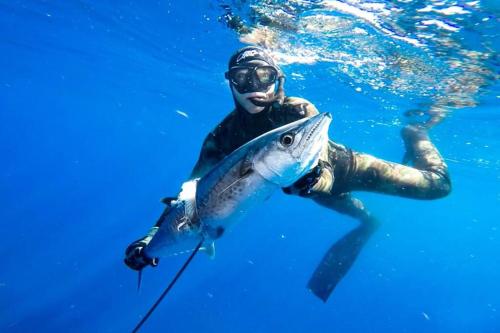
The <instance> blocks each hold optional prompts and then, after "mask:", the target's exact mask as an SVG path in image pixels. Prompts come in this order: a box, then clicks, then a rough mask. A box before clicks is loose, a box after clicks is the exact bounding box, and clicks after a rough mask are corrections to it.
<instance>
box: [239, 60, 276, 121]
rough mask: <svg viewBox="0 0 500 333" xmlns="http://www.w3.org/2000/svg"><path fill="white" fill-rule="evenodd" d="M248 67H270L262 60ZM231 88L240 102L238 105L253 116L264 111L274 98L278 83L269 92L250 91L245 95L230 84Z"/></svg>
mask: <svg viewBox="0 0 500 333" xmlns="http://www.w3.org/2000/svg"><path fill="white" fill-rule="evenodd" d="M247 65H249V66H250V67H253V66H267V67H269V64H267V63H266V62H264V61H260V60H253V61H249V62H248V63H247ZM274 77H276V76H274ZM274 80H275V79H274ZM230 87H231V91H232V93H233V96H234V98H235V100H236V102H238V104H240V105H241V106H242V107H243V109H245V111H247V112H248V113H252V114H255V113H259V112H261V111H262V110H264V109H265V104H266V102H268V101H269V100H271V99H272V98H273V97H274V93H275V91H276V83H274V82H273V83H272V84H271V85H269V86H268V87H267V90H264V91H262V90H259V91H248V92H245V93H240V92H238V90H237V89H236V87H235V86H234V85H233V84H230ZM255 89H256V90H257V89H258V88H257V86H256V87H255Z"/></svg>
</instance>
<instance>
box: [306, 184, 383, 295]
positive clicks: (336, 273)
mask: <svg viewBox="0 0 500 333" xmlns="http://www.w3.org/2000/svg"><path fill="white" fill-rule="evenodd" d="M314 201H316V202H317V203H319V204H320V205H322V206H325V207H327V208H330V209H333V210H335V211H337V212H339V213H342V214H346V215H349V216H351V217H353V218H356V219H357V220H358V221H359V222H360V224H359V226H357V227H356V228H354V229H353V230H351V231H350V232H349V233H347V234H346V235H345V236H344V237H342V238H341V239H340V240H338V241H337V242H336V243H335V244H333V245H332V246H331V247H330V249H328V251H327V252H326V254H325V255H324V257H323V259H322V260H321V262H320V263H319V265H318V266H317V267H316V270H315V271H314V273H313V275H312V277H311V279H310V280H309V283H308V288H309V289H310V290H311V291H312V292H313V293H314V294H315V295H316V296H318V297H319V298H320V299H322V300H323V301H324V302H326V301H327V300H328V297H329V296H330V294H331V293H332V291H333V290H334V289H335V287H336V286H337V284H338V283H339V282H340V280H342V278H343V277H344V276H345V275H346V274H347V272H348V271H349V269H350V268H351V266H352V265H353V264H354V261H355V260H356V258H357V257H358V255H359V253H360V252H361V249H362V248H363V246H364V245H365V244H366V243H367V242H368V240H369V239H370V236H371V235H372V234H373V233H374V232H375V231H376V230H377V227H378V222H377V220H376V219H375V218H374V217H373V216H372V215H371V214H370V213H369V212H368V211H367V210H366V209H365V207H364V206H363V203H362V202H361V201H360V200H358V199H355V198H353V197H351V196H350V195H348V194H345V195H342V196H336V197H334V196H318V197H315V198H314Z"/></svg>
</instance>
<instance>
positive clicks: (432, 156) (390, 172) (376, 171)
mask: <svg viewBox="0 0 500 333" xmlns="http://www.w3.org/2000/svg"><path fill="white" fill-rule="evenodd" d="M402 136H403V140H404V141H405V145H406V149H407V155H408V156H409V158H410V160H411V161H412V162H413V165H414V167H408V166H405V165H402V164H397V163H392V162H387V161H384V160H381V159H378V158H375V157H373V156H371V155H368V154H363V153H357V152H353V153H352V167H351V170H350V172H349V175H348V177H347V179H346V187H347V188H346V189H347V190H348V191H356V190H364V191H373V192H381V193H387V194H393V195H398V196H402V197H407V198H414V199H437V198H442V197H444V196H446V195H448V194H449V193H450V191H451V181H450V178H449V175H448V167H447V165H446V163H445V162H444V160H443V158H442V157H441V155H440V154H439V152H438V150H437V149H436V147H435V146H434V145H433V144H432V142H431V141H430V139H429V136H428V135H427V132H426V131H425V130H424V129H422V128H418V127H416V126H407V127H406V128H405V129H403V132H402Z"/></svg>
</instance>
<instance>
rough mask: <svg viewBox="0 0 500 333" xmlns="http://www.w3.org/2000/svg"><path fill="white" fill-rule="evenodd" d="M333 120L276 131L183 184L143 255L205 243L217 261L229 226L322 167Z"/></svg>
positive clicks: (167, 253)
mask: <svg viewBox="0 0 500 333" xmlns="http://www.w3.org/2000/svg"><path fill="white" fill-rule="evenodd" d="M331 120H332V117H331V114H330V113H320V114H318V115H316V116H313V117H310V118H303V119H300V120H297V121H295V122H292V123H289V124H287V125H284V126H282V127H278V128H276V129H274V130H272V131H269V132H267V133H264V134H262V135H261V136H259V137H257V138H255V139H253V140H251V141H249V142H248V143H246V144H244V145H243V146H241V147H240V148H238V149H236V150H235V151H234V152H232V153H231V154H230V155H228V156H227V157H225V158H224V159H223V160H222V161H220V162H219V163H218V164H216V165H215V166H214V167H213V168H212V169H211V170H210V171H209V172H208V173H207V174H206V175H204V176H203V177H201V178H196V179H191V180H188V181H186V182H185V183H183V184H182V187H181V191H180V193H179V195H178V196H177V197H176V198H175V199H174V198H172V199H171V200H169V202H168V204H169V208H167V211H166V213H165V214H163V216H162V221H160V223H159V227H158V230H157V232H156V233H155V234H154V236H153V237H152V239H151V241H150V242H149V243H148V245H146V246H145V248H144V253H145V255H146V256H147V257H149V258H161V257H169V256H173V255H179V254H183V253H189V252H192V251H193V250H194V249H196V250H198V248H200V246H198V247H197V246H196V245H197V244H203V245H202V246H201V249H204V250H205V252H206V253H207V254H209V255H210V256H212V257H213V256H214V255H215V241H216V240H217V239H218V238H220V237H221V236H222V235H223V234H224V233H225V232H226V231H227V230H228V229H229V228H230V227H231V226H233V225H234V224H235V223H236V222H238V221H240V220H241V219H242V218H243V217H244V216H245V215H246V214H247V213H248V211H250V210H251V209H252V208H253V207H255V206H257V205H258V204H259V203H261V202H263V201H265V200H266V199H267V198H269V197H270V196H271V195H272V194H273V192H275V191H276V190H277V189H280V188H283V187H288V186H291V185H292V184H294V183H295V182H296V181H297V180H299V179H300V178H301V177H302V176H304V175H305V174H307V173H308V172H309V171H310V170H312V169H313V168H314V167H315V166H316V165H317V164H318V161H319V158H320V155H321V153H322V151H323V149H325V147H327V144H328V130H329V126H330V123H331Z"/></svg>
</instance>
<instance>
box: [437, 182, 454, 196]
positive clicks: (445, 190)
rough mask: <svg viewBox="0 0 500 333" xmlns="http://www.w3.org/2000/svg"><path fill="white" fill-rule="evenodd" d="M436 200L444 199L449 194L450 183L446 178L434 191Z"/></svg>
mask: <svg viewBox="0 0 500 333" xmlns="http://www.w3.org/2000/svg"><path fill="white" fill-rule="evenodd" d="M436 192H437V193H436V195H437V197H436V199H440V198H444V197H446V196H448V195H449V194H450V193H451V181H450V180H449V179H448V178H447V179H446V180H445V181H443V182H442V183H441V184H440V186H439V187H438V189H437V191H436Z"/></svg>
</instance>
